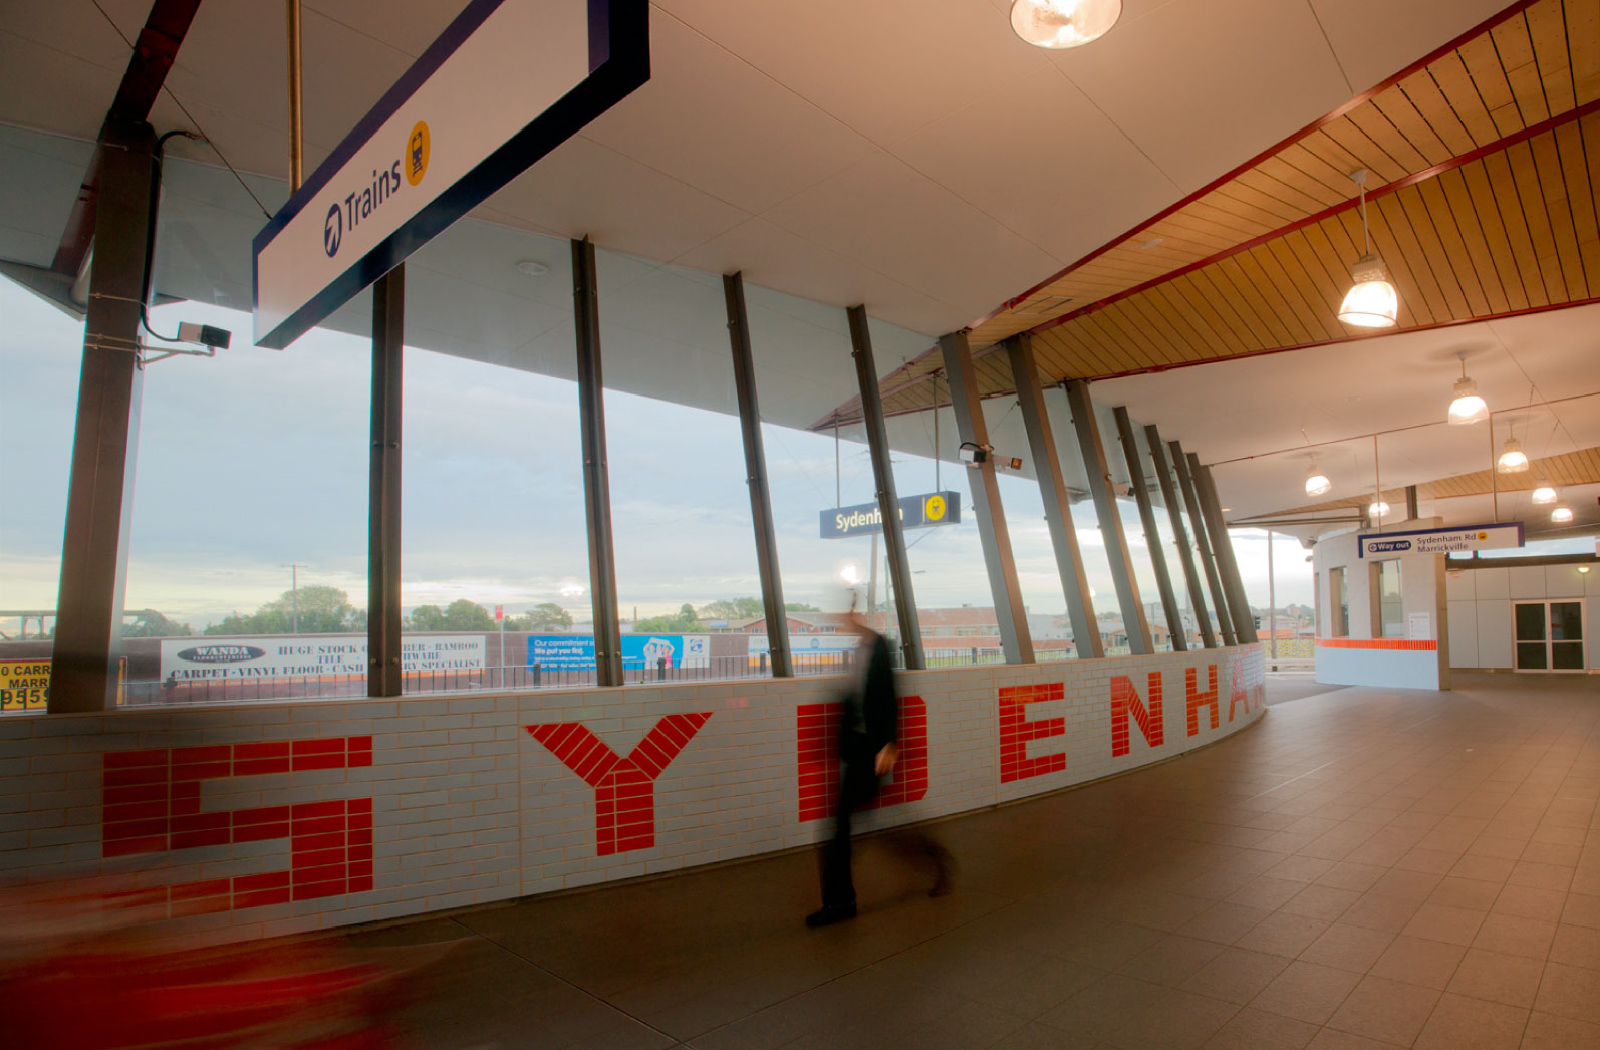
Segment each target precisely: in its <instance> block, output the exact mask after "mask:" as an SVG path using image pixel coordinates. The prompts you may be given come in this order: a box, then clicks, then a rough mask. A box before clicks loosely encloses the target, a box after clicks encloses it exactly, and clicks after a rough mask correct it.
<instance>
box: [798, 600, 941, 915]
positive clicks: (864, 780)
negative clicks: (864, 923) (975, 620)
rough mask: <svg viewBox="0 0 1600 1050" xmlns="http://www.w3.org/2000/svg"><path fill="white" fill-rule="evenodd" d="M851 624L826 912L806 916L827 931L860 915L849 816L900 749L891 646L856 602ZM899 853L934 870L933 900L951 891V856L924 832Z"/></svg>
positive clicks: (898, 845)
mask: <svg viewBox="0 0 1600 1050" xmlns="http://www.w3.org/2000/svg"><path fill="white" fill-rule="evenodd" d="M850 613H851V620H852V622H853V625H854V627H855V632H856V637H857V638H858V639H859V642H860V644H859V646H858V647H857V649H856V654H857V659H858V660H859V662H860V663H859V666H860V671H859V673H858V675H857V677H856V679H855V681H854V682H853V683H852V685H851V686H850V687H849V688H847V689H846V690H845V695H844V716H843V717H842V718H841V719H840V721H839V758H840V760H841V762H842V763H843V770H842V775H841V776H840V778H839V798H838V800H837V802H836V803H835V806H834V824H833V835H832V837H831V838H829V839H828V841H827V842H826V843H825V844H824V845H823V847H822V864H821V868H822V907H821V909H820V910H818V911H814V912H812V913H811V914H810V915H807V916H806V925H807V926H827V925H828V924H830V923H835V922H840V921H842V920H844V919H853V918H855V915H856V887H855V882H854V881H853V880H852V879H851V877H850V814H852V813H854V812H855V811H856V810H859V809H861V808H862V807H864V806H866V805H867V804H869V803H870V802H871V801H872V800H873V799H874V798H877V796H878V785H879V780H880V778H882V777H886V776H888V775H889V774H890V773H891V772H893V771H894V764H895V760H896V759H897V758H899V755H900V749H899V746H898V744H897V743H896V738H897V726H898V722H899V710H898V705H897V704H896V702H895V692H894V671H893V669H892V668H891V666H890V664H889V643H888V641H887V640H885V638H884V637H883V635H881V634H879V633H878V632H877V631H875V630H873V629H872V627H871V626H869V625H868V624H867V621H866V619H865V618H864V617H862V616H861V615H860V614H858V613H856V611H855V605H854V603H852V604H851V606H850ZM891 844H892V845H893V846H894V848H895V849H896V851H897V852H901V853H904V854H909V855H914V856H917V857H918V858H919V859H921V860H922V861H924V862H925V863H927V864H929V865H930V866H931V867H932V868H933V869H934V884H933V888H932V889H931V890H930V891H929V894H930V896H935V897H938V896H942V895H943V894H945V893H948V892H949V891H950V855H949V853H948V851H946V850H945V848H944V847H943V846H941V845H940V844H939V843H937V842H935V841H934V840H933V839H932V838H931V837H929V836H928V835H927V834H925V833H923V832H918V831H908V832H898V833H895V834H894V836H893V841H892V843H891Z"/></svg>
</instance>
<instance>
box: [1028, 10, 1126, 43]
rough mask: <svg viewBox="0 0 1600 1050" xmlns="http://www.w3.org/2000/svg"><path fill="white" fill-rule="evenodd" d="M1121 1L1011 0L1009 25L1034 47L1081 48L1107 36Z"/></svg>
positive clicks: (1117, 15)
mask: <svg viewBox="0 0 1600 1050" xmlns="http://www.w3.org/2000/svg"><path fill="white" fill-rule="evenodd" d="M1121 17H1122V0H1012V4H1011V28H1012V29H1014V30H1016V33H1017V35H1018V36H1020V37H1021V38H1022V39H1024V40H1026V41H1027V42H1028V43H1030V44H1032V45H1033V46H1035V47H1048V48H1050V49H1052V50H1060V49H1062V48H1068V47H1080V46H1082V45H1083V44H1087V43H1089V42H1090V41H1091V40H1098V39H1100V38H1101V37H1102V36H1105V35H1106V32H1107V31H1108V30H1110V29H1111V27H1112V26H1114V25H1116V24H1117V19H1118V18H1121Z"/></svg>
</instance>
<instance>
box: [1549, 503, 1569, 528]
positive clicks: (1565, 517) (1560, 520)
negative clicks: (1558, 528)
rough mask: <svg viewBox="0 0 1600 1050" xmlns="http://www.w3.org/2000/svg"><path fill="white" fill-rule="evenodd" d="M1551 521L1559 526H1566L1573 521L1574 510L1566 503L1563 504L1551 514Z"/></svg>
mask: <svg viewBox="0 0 1600 1050" xmlns="http://www.w3.org/2000/svg"><path fill="white" fill-rule="evenodd" d="M1550 520H1551V521H1553V522H1555V523H1556V524H1557V525H1565V524H1566V523H1567V522H1569V521H1571V520H1572V508H1571V507H1569V506H1567V505H1566V504H1565V503H1563V504H1561V505H1560V506H1558V507H1556V509H1555V510H1552V511H1551V512H1550Z"/></svg>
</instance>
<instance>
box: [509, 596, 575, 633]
mask: <svg viewBox="0 0 1600 1050" xmlns="http://www.w3.org/2000/svg"><path fill="white" fill-rule="evenodd" d="M527 620H528V626H527V627H526V628H520V629H522V630H529V631H560V630H565V629H566V628H568V627H571V626H572V614H571V613H569V612H567V610H565V609H563V608H562V607H561V606H559V605H557V604H556V603H555V602H540V603H539V604H538V605H535V606H534V607H533V608H532V609H531V610H529V611H528V613H527ZM507 626H509V625H507Z"/></svg>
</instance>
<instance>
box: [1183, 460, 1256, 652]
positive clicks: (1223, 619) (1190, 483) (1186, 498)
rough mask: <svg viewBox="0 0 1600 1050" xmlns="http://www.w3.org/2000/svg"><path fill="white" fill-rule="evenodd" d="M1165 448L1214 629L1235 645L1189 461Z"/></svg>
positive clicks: (1224, 596)
mask: <svg viewBox="0 0 1600 1050" xmlns="http://www.w3.org/2000/svg"><path fill="white" fill-rule="evenodd" d="M1167 448H1168V449H1170V450H1171V451H1172V469H1173V471H1175V472H1176V473H1177V475H1178V488H1179V489H1181V490H1182V491H1183V505H1184V508H1185V509H1187V510H1188V512H1189V524H1190V525H1191V526H1193V527H1194V542H1195V546H1197V547H1199V548H1200V565H1201V567H1202V568H1204V569H1205V573H1206V586H1207V587H1208V588H1209V589H1210V591H1211V604H1212V607H1213V608H1215V609H1216V610H1217V628H1218V630H1220V631H1221V632H1222V643H1223V644H1224V645H1238V644H1239V636H1238V635H1237V634H1236V633H1235V632H1234V629H1233V618H1232V617H1231V616H1229V615H1228V599H1227V596H1226V595H1224V594H1223V592H1222V577H1221V575H1220V574H1218V572H1217V561H1216V558H1214V557H1213V556H1212V553H1211V541H1210V540H1208V539H1207V538H1206V519H1205V515H1204V514H1202V513H1201V511H1200V496H1199V494H1198V490H1197V489H1196V488H1195V481H1194V478H1192V477H1190V476H1189V461H1188V459H1186V458H1185V457H1184V454H1183V446H1182V445H1180V444H1178V442H1176V441H1169V442H1167Z"/></svg>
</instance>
